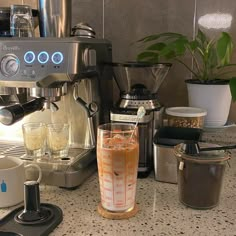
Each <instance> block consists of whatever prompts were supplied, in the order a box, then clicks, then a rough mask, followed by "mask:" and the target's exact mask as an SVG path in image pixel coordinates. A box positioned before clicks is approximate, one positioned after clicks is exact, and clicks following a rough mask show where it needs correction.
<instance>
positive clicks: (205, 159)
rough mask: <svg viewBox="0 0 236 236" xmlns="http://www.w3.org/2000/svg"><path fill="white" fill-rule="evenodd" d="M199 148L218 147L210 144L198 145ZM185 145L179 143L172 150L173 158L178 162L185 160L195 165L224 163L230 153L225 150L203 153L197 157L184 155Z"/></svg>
mask: <svg viewBox="0 0 236 236" xmlns="http://www.w3.org/2000/svg"><path fill="white" fill-rule="evenodd" d="M199 145H200V146H201V147H216V146H219V145H216V144H211V143H199ZM184 147H185V144H184V143H181V144H179V145H177V146H175V148H174V153H175V156H176V157H177V158H178V159H180V160H186V161H191V162H196V163H202V164H208V163H217V162H224V161H227V160H228V159H230V153H229V152H227V151H225V150H214V151H205V152H204V151H203V152H200V153H199V154H198V155H191V154H186V153H185V148H184Z"/></svg>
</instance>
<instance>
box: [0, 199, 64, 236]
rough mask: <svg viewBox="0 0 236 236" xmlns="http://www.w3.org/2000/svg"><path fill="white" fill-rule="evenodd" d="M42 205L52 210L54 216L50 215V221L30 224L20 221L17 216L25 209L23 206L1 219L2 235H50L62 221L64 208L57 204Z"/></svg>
mask: <svg viewBox="0 0 236 236" xmlns="http://www.w3.org/2000/svg"><path fill="white" fill-rule="evenodd" d="M41 207H43V208H47V209H50V211H51V212H52V217H50V218H49V219H48V221H44V222H41V223H39V224H29V225H28V224H27V225H26V224H20V223H18V222H17V221H16V220H15V218H16V216H18V215H19V213H20V212H21V211H22V210H23V209H24V207H23V206H22V207H19V208H17V209H15V210H13V211H12V212H10V213H9V214H7V215H6V216H5V217H4V218H3V219H0V236H4V235H7V236H11V235H12V236H14V235H15V236H17V235H21V236H28V235H34V236H46V235H48V234H49V233H50V232H52V231H53V230H54V229H55V228H56V227H57V226H58V225H59V224H60V223H61V221H62V219H63V214H62V210H61V209H60V208H59V207H58V206H56V205H52V204H48V203H41Z"/></svg>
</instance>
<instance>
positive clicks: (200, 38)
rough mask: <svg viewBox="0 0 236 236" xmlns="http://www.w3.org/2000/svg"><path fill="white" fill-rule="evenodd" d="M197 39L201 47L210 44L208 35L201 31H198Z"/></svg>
mask: <svg viewBox="0 0 236 236" xmlns="http://www.w3.org/2000/svg"><path fill="white" fill-rule="evenodd" d="M196 39H197V40H198V41H199V42H200V44H201V46H204V45H205V44H208V40H207V37H206V35H205V34H204V33H203V32H202V31H201V30H200V29H198V32H197V37H196Z"/></svg>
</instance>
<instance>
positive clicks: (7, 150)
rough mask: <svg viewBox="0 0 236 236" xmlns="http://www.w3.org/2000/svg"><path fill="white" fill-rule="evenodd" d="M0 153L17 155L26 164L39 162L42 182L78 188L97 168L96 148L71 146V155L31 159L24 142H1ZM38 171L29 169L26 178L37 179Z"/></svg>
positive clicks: (67, 187)
mask: <svg viewBox="0 0 236 236" xmlns="http://www.w3.org/2000/svg"><path fill="white" fill-rule="evenodd" d="M0 155H5V156H17V157H19V158H21V159H22V160H24V162H25V164H30V163H37V165H39V166H40V168H41V169H42V181H41V183H42V184H46V185H53V186H58V187H62V188H66V189H76V188H77V187H78V186H80V185H81V184H82V183H84V182H85V180H86V179H87V178H89V177H90V176H91V175H92V174H94V173H95V172H96V170H97V162H96V151H95V149H82V148H71V149H70V150H69V156H68V157H66V158H62V159H59V160H51V159H50V157H49V156H48V155H46V156H44V157H42V158H41V159H37V160H30V159H28V158H27V157H26V155H25V150H24V146H23V145H22V143H16V142H12V143H10V142H7V143H5V142H2V141H1V142H0ZM37 175H38V173H37V171H36V172H35V171H34V169H33V168H32V169H29V170H27V172H26V179H37Z"/></svg>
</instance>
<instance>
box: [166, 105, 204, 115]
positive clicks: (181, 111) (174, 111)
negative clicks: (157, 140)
mask: <svg viewBox="0 0 236 236" xmlns="http://www.w3.org/2000/svg"><path fill="white" fill-rule="evenodd" d="M166 114H168V115H171V116H181V117H200V116H205V115H206V114H207V111H206V110H205V109H202V108H198V107H169V108H166Z"/></svg>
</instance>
